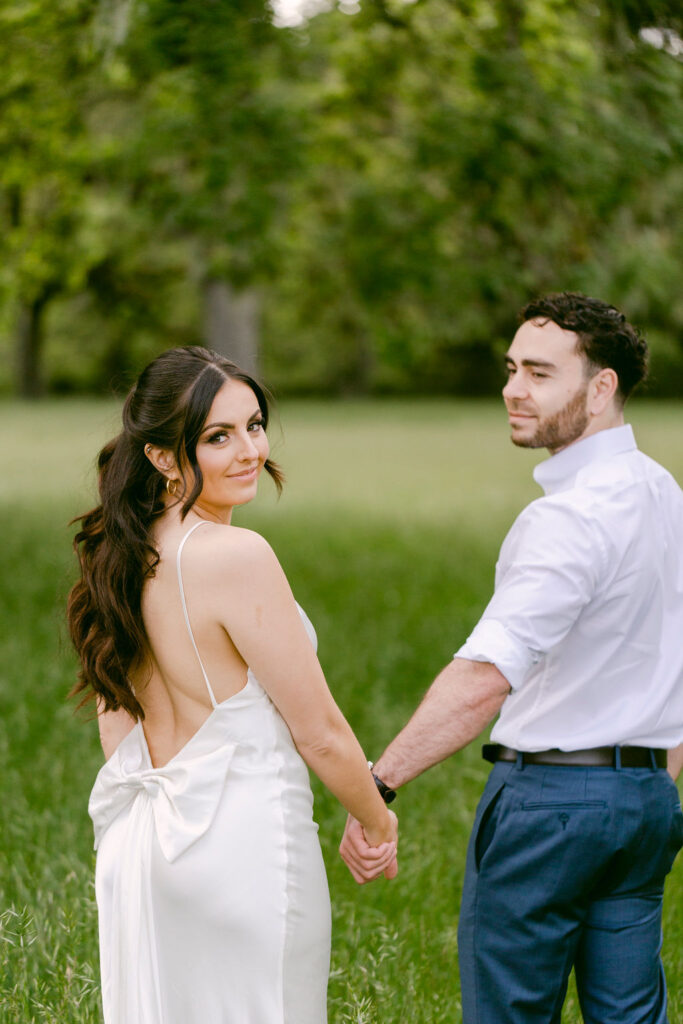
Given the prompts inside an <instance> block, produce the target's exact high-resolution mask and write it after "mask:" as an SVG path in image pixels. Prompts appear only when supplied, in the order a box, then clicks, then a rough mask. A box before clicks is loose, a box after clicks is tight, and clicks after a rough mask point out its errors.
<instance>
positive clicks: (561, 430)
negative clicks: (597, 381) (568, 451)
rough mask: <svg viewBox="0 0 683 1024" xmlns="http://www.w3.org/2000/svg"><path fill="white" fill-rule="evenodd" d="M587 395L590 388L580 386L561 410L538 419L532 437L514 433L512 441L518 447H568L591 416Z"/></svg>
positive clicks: (551, 448) (578, 435)
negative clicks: (589, 414)
mask: <svg viewBox="0 0 683 1024" xmlns="http://www.w3.org/2000/svg"><path fill="white" fill-rule="evenodd" d="M587 397H588V388H587V387H584V388H580V389H579V390H578V391H577V392H576V394H575V395H574V396H573V398H570V399H569V401H568V402H567V404H566V405H565V406H564V407H563V408H562V409H560V410H559V412H556V413H555V414H554V415H553V416H549V417H548V418H547V419H544V420H539V421H538V425H537V427H536V432H535V434H533V435H532V437H527V438H525V437H520V438H516V437H515V436H514V433H513V435H512V438H511V440H512V443H513V444H516V445H517V447H518V448H548V449H549V450H550V451H556V450H557V449H558V448H566V447H567V445H568V444H571V443H572V442H573V441H576V440H577V438H579V437H581V435H582V434H583V432H584V430H585V429H586V427H587V426H588V423H589V421H590V418H589V416H588V412H587V411H586V399H587Z"/></svg>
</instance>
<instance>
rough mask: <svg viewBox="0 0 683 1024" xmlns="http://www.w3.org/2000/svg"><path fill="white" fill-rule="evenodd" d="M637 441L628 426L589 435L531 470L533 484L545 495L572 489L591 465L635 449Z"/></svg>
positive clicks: (628, 424) (611, 428) (629, 425)
mask: <svg viewBox="0 0 683 1024" xmlns="http://www.w3.org/2000/svg"><path fill="white" fill-rule="evenodd" d="M636 447H637V446H636V439H635V437H634V436H633V429H632V427H631V424H630V423H626V424H624V425H623V426H621V427H610V428H609V429H607V430H599V431H598V432H597V433H596V434H590V435H589V437H584V438H582V440H580V441H575V442H574V443H573V444H570V445H569V446H568V447H567V448H563V449H562V451H561V452H558V453H557V455H551V456H550V458H549V459H546V460H545V461H544V462H541V463H540V465H538V466H536V468H535V469H534V473H533V475H534V480H535V481H536V483H537V484H540V485H541V487H542V488H543V490H544V491H545V493H546V494H556V493H557V492H558V491H566V490H569V488H570V487H573V485H574V483H575V481H576V477H577V475H578V474H579V472H580V471H581V470H582V469H583V468H584V466H587V465H588V464H589V463H591V462H603V461H604V460H606V459H610V458H612V456H613V455H620V454H622V453H623V452H629V451H634V450H635V449H636Z"/></svg>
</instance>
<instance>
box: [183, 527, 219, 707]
mask: <svg viewBox="0 0 683 1024" xmlns="http://www.w3.org/2000/svg"><path fill="white" fill-rule="evenodd" d="M204 525H205V523H204V522H202V523H195V524H194V526H192V527H190V529H189V530H188V531H187V533H186V534H185V536H184V537H183V539H182V540H181V542H180V544H179V545H178V554H177V555H176V568H177V570H178V588H179V590H180V600H181V603H182V606H183V615H184V616H185V625H186V626H187V632H188V633H189V634H190V640H191V641H192V646H193V647H194V652H195V654H196V655H197V661H198V662H199V667H200V669H201V670H202V675H203V676H204V682H205V683H206V689H207V690H208V691H209V698H210V700H211V706H212V707H214V708H216V707H218V701H217V700H216V698H215V697H214V693H213V690H212V689H211V683H210V682H209V677H208V676H207V674H206V669H205V668H204V662H203V661H202V659H201V655H200V654H199V648H198V647H197V641H196V640H195V638H194V633H193V632H192V626H191V625H190V616H189V615H188V612H187V602H186V601H185V589H184V587H183V574H182V572H181V569H180V556H181V554H182V553H183V548H184V547H185V541H186V540H187V538H188V537H189V536H190V535H191V534H193V533H194V531H195V530H196V529H197V528H198V527H199V526H204Z"/></svg>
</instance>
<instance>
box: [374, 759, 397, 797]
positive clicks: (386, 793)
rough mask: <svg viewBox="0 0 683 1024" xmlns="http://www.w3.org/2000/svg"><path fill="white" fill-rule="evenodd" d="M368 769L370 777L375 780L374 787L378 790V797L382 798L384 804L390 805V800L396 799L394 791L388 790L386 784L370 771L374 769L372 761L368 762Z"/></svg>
mask: <svg viewBox="0 0 683 1024" xmlns="http://www.w3.org/2000/svg"><path fill="white" fill-rule="evenodd" d="M368 768H369V769H370V771H371V772H372V777H373V779H374V780H375V785H376V786H377V789H378V790H379V795H380V796H381V797H382V800H384V803H385V804H390V803H391V801H392V800H395V799H396V790H395V789H389V787H388V786H387V784H386V782H382V780H381V779H380V777H379V776H378V775H375V773H374V772H373V771H372V769H373V768H374V764H373V762H372V761H368Z"/></svg>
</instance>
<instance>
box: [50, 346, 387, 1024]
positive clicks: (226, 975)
mask: <svg viewBox="0 0 683 1024" xmlns="http://www.w3.org/2000/svg"><path fill="white" fill-rule="evenodd" d="M267 422H268V407H267V402H266V398H265V396H264V393H263V391H262V389H261V388H260V387H259V385H258V384H257V383H256V382H255V381H254V380H252V378H251V377H249V376H248V375H247V374H245V373H242V372H241V371H240V370H239V369H238V368H237V367H236V366H235V365H234V364H233V363H231V362H229V361H228V360H226V359H224V358H223V357H221V356H219V355H217V354H216V353H213V352H209V351H207V350H205V349H202V348H194V347H192V348H178V349H172V350H170V351H168V352H165V353H164V354H163V355H161V356H160V357H159V358H158V359H156V360H154V362H152V363H151V364H150V365H149V366H148V367H147V368H146V369H145V370H144V371H143V373H142V374H141V376H140V378H139V380H138V382H137V384H136V385H135V387H134V388H133V389H132V391H131V393H130V394H129V396H128V398H127V400H126V403H125V406H124V409H123V430H122V432H121V434H119V436H118V437H117V438H115V439H114V440H113V441H111V442H110V443H109V444H107V445H106V446H105V447H104V448H103V450H102V452H101V453H100V457H99V473H100V476H99V484H100V495H101V504H100V505H99V506H97V507H96V508H95V509H94V510H92V511H91V512H88V513H86V514H85V515H84V516H82V517H81V529H80V532H79V533H78V534H77V536H76V540H75V546H76V549H77V551H78V554H79V559H80V566H81V579H80V580H79V582H78V583H77V584H76V585H75V587H74V588H73V590H72V592H71V595H70V599H69V608H68V617H69V625H70V630H71V635H72V638H73V641H74V644H75V646H76V649H77V651H78V654H79V656H80V659H81V672H80V676H79V682H78V684H77V685H76V687H75V690H74V692H84V693H85V694H86V697H87V696H89V695H95V696H96V698H97V702H98V710H99V725H100V736H101V739H102V746H103V749H104V753H105V756H106V758H107V762H106V764H105V765H104V767H103V768H102V769H101V771H100V773H99V775H98V777H97V780H96V782H95V786H94V789H93V792H92V796H91V799H90V807H89V809H90V814H91V816H92V818H93V823H94V827H95V846H96V849H97V851H98V853H97V871H96V892H97V903H98V910H99V923H100V959H101V972H102V997H103V1004H104V1017H105V1022H106V1024H321V1022H324V1021H325V1020H326V1007H325V1002H326V986H327V974H328V969H329V932H330V913H329V896H328V891H327V881H326V878H325V870H324V866H323V862H322V857H321V853H320V846H319V843H318V838H317V826H316V825H315V824H314V822H313V820H312V816H311V813H312V796H311V790H310V786H309V781H308V773H307V771H306V767H305V764H304V761H305V762H306V764H308V765H309V766H310V767H311V768H312V769H313V771H315V772H316V774H317V775H318V776H319V777H320V778H321V779H322V781H323V782H324V783H325V784H326V785H327V786H328V787H329V788H330V790H331V791H332V792H333V793H334V794H335V795H336V796H337V797H338V798H339V800H340V801H341V802H342V804H343V805H344V806H345V807H346V808H347V810H348V811H349V812H350V813H351V814H352V815H353V816H354V817H355V818H356V819H358V821H360V822H361V824H362V826H363V828H364V830H365V834H366V837H367V839H368V842H369V843H370V844H371V845H373V846H375V847H376V848H377V861H376V871H375V872H374V874H375V875H376V874H380V873H381V872H382V871H384V873H385V874H386V875H387V876H388V877H393V875H394V874H395V873H396V866H395V857H396V842H395V840H396V829H395V818H394V816H393V815H391V813H390V812H389V811H388V810H387V808H386V807H385V805H384V803H383V802H382V799H381V798H380V795H379V793H378V791H377V788H376V786H375V784H374V782H373V779H372V776H371V774H370V772H369V771H368V767H367V762H366V761H365V758H364V756H363V754H362V751H361V749H360V747H359V745H358V743H357V741H356V739H355V737H354V735H353V733H352V731H351V729H350V727H349V725H348V724H347V722H346V721H345V719H344V717H343V716H342V714H341V712H340V711H339V709H338V708H337V706H336V704H335V703H334V700H333V699H332V696H331V695H330V692H329V690H328V689H327V685H326V683H325V679H324V676H323V674H322V670H321V668H320V665H319V663H318V660H317V658H316V655H315V647H314V644H315V635H314V633H313V629H312V627H311V625H310V623H309V622H308V620H307V618H306V616H305V615H304V613H303V612H302V611H301V609H299V608H298V606H297V605H296V603H295V601H294V598H293V596H292V593H291V590H290V588H289V585H288V583H287V580H286V578H285V576H284V573H283V571H282V569H281V567H280V565H279V563H278V561H277V559H276V557H275V555H274V554H273V552H272V550H271V548H270V547H269V546H268V544H267V543H266V542H265V540H263V538H262V537H260V536H259V535H258V534H256V533H253V532H252V531H249V530H245V529H241V528H238V527H233V526H231V525H230V518H231V514H232V510H233V508H234V507H235V506H236V505H243V504H244V503H245V502H247V501H250V500H251V499H252V498H253V497H254V495H255V494H256V489H257V486H258V479H259V476H260V473H261V470H262V469H264V468H265V470H266V472H267V473H269V474H270V475H271V477H272V478H273V479H274V481H275V484H276V486H277V487H278V489H279V488H281V482H282V481H281V474H280V471H279V469H278V467H277V466H276V465H275V464H274V463H273V462H271V461H270V460H269V458H268V453H269V450H268V441H267V439H266V434H265V429H266V426H267ZM302 758H303V760H302ZM368 877H369V876H368ZM373 877H374V876H373Z"/></svg>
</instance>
